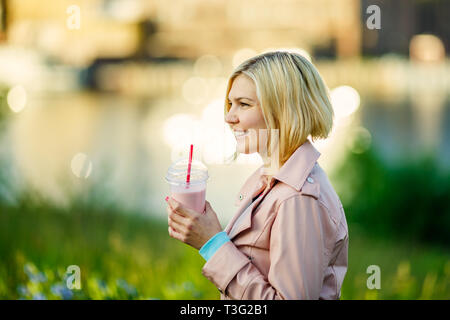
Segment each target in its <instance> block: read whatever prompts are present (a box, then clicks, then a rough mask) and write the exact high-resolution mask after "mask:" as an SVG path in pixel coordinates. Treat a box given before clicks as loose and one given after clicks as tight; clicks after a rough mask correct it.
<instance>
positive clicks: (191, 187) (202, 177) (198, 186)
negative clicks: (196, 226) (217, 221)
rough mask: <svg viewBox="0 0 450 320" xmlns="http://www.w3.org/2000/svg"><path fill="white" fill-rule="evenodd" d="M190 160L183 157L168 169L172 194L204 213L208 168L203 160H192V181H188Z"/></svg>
mask: <svg viewBox="0 0 450 320" xmlns="http://www.w3.org/2000/svg"><path fill="white" fill-rule="evenodd" d="M188 162H189V161H188V159H181V160H179V161H177V162H174V163H173V164H172V165H171V166H170V167H169V170H167V174H166V181H167V182H168V183H169V186H170V194H171V195H170V196H171V197H172V198H174V199H175V200H177V201H178V202H180V203H181V204H183V205H184V206H186V207H187V208H190V209H192V210H195V211H197V212H199V213H204V212H205V201H206V181H207V180H208V178H209V176H208V168H207V167H206V166H205V165H204V164H203V163H202V162H201V161H198V160H192V163H191V176H190V181H189V183H186V178H187V169H188Z"/></svg>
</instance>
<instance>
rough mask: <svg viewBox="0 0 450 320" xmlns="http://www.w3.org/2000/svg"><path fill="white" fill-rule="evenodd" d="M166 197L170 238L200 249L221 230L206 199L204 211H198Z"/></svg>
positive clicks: (215, 215)
mask: <svg viewBox="0 0 450 320" xmlns="http://www.w3.org/2000/svg"><path fill="white" fill-rule="evenodd" d="M166 199H167V200H166V201H167V203H168V206H167V213H168V216H169V217H168V221H169V235H170V236H171V237H172V238H174V239H178V240H180V241H182V242H184V243H186V244H188V245H190V246H192V247H194V248H196V249H200V248H201V247H202V246H203V245H204V244H205V243H206V242H207V241H208V240H209V239H211V237H212V236H214V235H215V234H216V233H218V232H221V231H222V227H221V225H220V222H219V219H218V218H217V214H216V213H215V212H214V210H213V209H212V208H211V205H210V204H209V202H208V201H206V211H205V213H198V212H196V211H194V210H191V209H189V208H186V207H184V206H183V205H182V204H181V203H179V202H178V201H176V200H175V199H173V198H171V197H167V198H166Z"/></svg>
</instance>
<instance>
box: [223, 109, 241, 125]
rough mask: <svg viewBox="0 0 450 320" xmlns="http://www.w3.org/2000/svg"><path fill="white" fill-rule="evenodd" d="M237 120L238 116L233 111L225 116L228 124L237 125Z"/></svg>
mask: <svg viewBox="0 0 450 320" xmlns="http://www.w3.org/2000/svg"><path fill="white" fill-rule="evenodd" d="M237 120H238V117H237V115H236V114H234V113H233V112H231V110H230V111H229V112H228V113H227V114H226V116H225V122H226V123H236V122H237Z"/></svg>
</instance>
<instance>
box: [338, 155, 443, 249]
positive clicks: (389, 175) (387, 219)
mask: <svg viewBox="0 0 450 320" xmlns="http://www.w3.org/2000/svg"><path fill="white" fill-rule="evenodd" d="M331 179H332V181H333V185H334V186H335V188H336V190H337V192H338V194H339V196H340V198H341V201H342V203H343V206H344V209H345V213H346V217H347V221H348V222H349V223H356V224H358V225H360V226H361V227H363V228H364V231H365V232H366V233H370V234H373V235H379V236H385V237H386V236H387V237H390V238H394V239H397V238H402V239H404V240H415V241H424V242H427V243H434V244H438V245H443V246H446V247H447V248H448V247H449V246H450V232H449V230H450V170H448V169H447V170H446V169H445V168H442V167H441V166H439V164H438V162H437V161H436V159H434V158H433V157H432V156H425V155H424V156H423V157H421V158H420V159H416V158H411V159H403V160H402V161H401V162H397V164H390V165H388V164H387V163H385V161H383V160H382V159H381V158H380V157H378V156H377V153H376V152H375V151H374V150H373V149H369V150H367V151H366V152H363V153H352V152H349V153H348V155H347V157H346V159H345V161H343V163H342V165H340V166H339V167H338V169H337V170H336V171H335V172H334V174H333V175H332V177H331Z"/></svg>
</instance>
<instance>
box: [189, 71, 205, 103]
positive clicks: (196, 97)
mask: <svg viewBox="0 0 450 320" xmlns="http://www.w3.org/2000/svg"><path fill="white" fill-rule="evenodd" d="M207 96H208V84H207V82H206V80H205V79H203V78H200V77H191V78H189V79H188V80H186V81H185V82H184V84H183V98H184V99H185V100H186V101H187V102H189V103H191V104H199V103H202V102H204V101H205V99H206V97H207Z"/></svg>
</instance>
